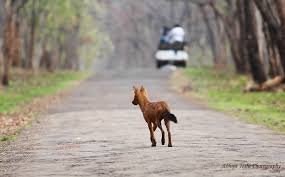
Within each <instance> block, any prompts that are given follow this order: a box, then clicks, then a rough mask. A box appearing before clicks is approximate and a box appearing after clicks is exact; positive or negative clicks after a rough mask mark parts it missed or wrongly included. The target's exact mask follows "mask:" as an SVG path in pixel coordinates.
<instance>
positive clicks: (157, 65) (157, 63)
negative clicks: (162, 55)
mask: <svg viewBox="0 0 285 177" xmlns="http://www.w3.org/2000/svg"><path fill="white" fill-rule="evenodd" d="M160 67H161V62H160V61H159V60H156V68H157V69H159V68H160Z"/></svg>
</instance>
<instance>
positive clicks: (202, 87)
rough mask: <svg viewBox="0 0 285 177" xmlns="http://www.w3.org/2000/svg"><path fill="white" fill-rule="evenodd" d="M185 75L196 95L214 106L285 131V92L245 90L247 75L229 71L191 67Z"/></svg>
mask: <svg viewBox="0 0 285 177" xmlns="http://www.w3.org/2000/svg"><path fill="white" fill-rule="evenodd" d="M185 75H187V76H188V77H189V78H190V80H191V84H192V87H193V91H194V95H196V96H198V97H200V98H202V99H205V100H207V101H208V104H209V106H210V107H213V108H215V109H218V110H222V111H226V112H229V113H232V114H234V115H236V116H238V117H240V118H241V119H244V120H246V121H248V122H250V123H256V124H261V125H265V126H267V127H269V128H272V129H274V130H276V131H281V132H285V112H284V107H285V93H272V92H261V93H243V92H242V90H243V88H244V87H245V85H246V82H247V77H246V76H239V75H235V74H233V73H230V74H229V73H228V72H225V71H216V70H213V69H207V68H202V69H201V68H200V69H197V68H189V69H186V70H185Z"/></svg>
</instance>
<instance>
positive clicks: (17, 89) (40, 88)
mask: <svg viewBox="0 0 285 177" xmlns="http://www.w3.org/2000/svg"><path fill="white" fill-rule="evenodd" d="M12 76H13V77H12V79H11V81H10V86H9V87H8V88H2V89H1V90H0V113H9V112H13V111H15V110H16V109H17V108H18V106H20V105H21V104H24V103H28V102H29V101H31V100H32V99H33V98H36V97H40V96H45V95H49V94H52V93H55V92H57V91H59V90H61V89H64V88H66V87H68V86H69V85H71V84H72V83H73V81H77V80H81V79H83V78H84V77H86V76H87V74H86V73H80V72H70V71H60V72H55V73H48V72H39V73H37V74H32V73H25V72H23V71H21V72H16V73H13V75H12Z"/></svg>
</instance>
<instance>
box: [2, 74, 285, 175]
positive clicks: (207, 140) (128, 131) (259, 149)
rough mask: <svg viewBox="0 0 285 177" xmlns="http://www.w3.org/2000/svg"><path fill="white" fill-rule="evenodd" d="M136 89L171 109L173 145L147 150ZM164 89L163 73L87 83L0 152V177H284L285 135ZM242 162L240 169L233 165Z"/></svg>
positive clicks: (95, 79) (116, 76)
mask: <svg viewBox="0 0 285 177" xmlns="http://www.w3.org/2000/svg"><path fill="white" fill-rule="evenodd" d="M134 84H143V85H145V87H146V88H148V92H149V95H150V97H151V99H152V100H157V99H158V98H161V99H164V100H166V101H168V102H169V103H170V105H171V107H172V110H173V113H174V114H176V116H177V117H178V121H179V123H178V124H172V127H171V129H172V134H173V145H174V147H171V148H170V147H167V146H162V145H161V144H159V143H158V146H157V147H150V145H151V144H150V141H149V132H148V129H147V126H146V124H145V122H144V120H143V118H142V115H141V113H140V110H139V108H138V107H134V106H133V105H132V104H131V100H132V93H131V91H132V85H134ZM168 88H169V87H168V82H167V74H165V73H162V72H155V71H152V70H140V71H130V72H121V73H116V72H114V73H112V74H108V75H101V74H98V75H97V76H96V77H92V78H90V79H89V80H88V81H86V82H85V83H83V84H82V85H81V86H80V87H79V88H78V89H76V90H75V91H74V92H73V93H72V94H71V95H70V96H69V97H68V98H67V99H65V101H64V102H63V103H62V104H61V105H58V106H53V107H52V108H51V109H50V110H49V111H48V113H47V114H46V115H43V116H42V117H41V118H40V119H39V121H38V123H35V124H34V125H33V126H32V127H30V128H28V129H26V130H24V131H23V133H22V134H21V136H20V137H19V138H17V140H16V141H15V142H12V143H11V144H9V145H6V146H3V145H2V146H1V147H0V157H1V158H0V176H11V177H42V176H58V177H65V176H84V177H85V176H142V177H145V176H187V177H188V176H191V177H193V176H223V177H224V176H240V177H244V176H250V177H253V176H270V177H271V176H283V177H284V176H285V169H284V168H285V163H284V162H285V148H284V147H285V136H284V135H278V134H275V133H273V132H272V131H270V130H267V129H265V128H263V127H260V126H256V125H250V124H246V123H243V122H240V121H238V120H236V119H233V118H230V117H227V116H226V115H224V114H222V113H218V112H215V111H211V110H208V109H205V108H202V107H199V106H196V105H195V104H193V103H191V100H188V99H185V98H183V97H181V96H179V95H177V94H176V93H174V92H173V91H171V90H170V89H168ZM156 137H157V139H158V140H159V139H160V132H158V131H157V132H156ZM158 142H159V141H158ZM224 164H229V165H231V168H229V166H226V167H225V166H223V165H224ZM240 164H243V165H245V167H246V168H240V166H238V167H235V166H234V165H240ZM247 164H248V165H252V164H258V165H273V164H278V165H280V166H281V168H280V169H277V167H275V170H272V169H256V166H255V167H254V168H253V166H251V167H250V166H246V165H247ZM259 167H260V166H259Z"/></svg>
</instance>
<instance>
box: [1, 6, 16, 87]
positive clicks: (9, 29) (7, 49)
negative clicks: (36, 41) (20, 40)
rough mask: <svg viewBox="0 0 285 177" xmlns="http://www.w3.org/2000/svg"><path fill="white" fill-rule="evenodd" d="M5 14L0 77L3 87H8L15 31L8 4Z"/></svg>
mask: <svg viewBox="0 0 285 177" xmlns="http://www.w3.org/2000/svg"><path fill="white" fill-rule="evenodd" d="M6 8H7V9H6V10H7V14H6V19H5V27H4V39H3V46H2V50H3V76H2V84H3V85H4V86H8V85H9V69H10V63H11V59H12V55H13V40H14V30H15V20H14V15H13V11H12V8H11V4H8V5H7V7H6Z"/></svg>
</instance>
